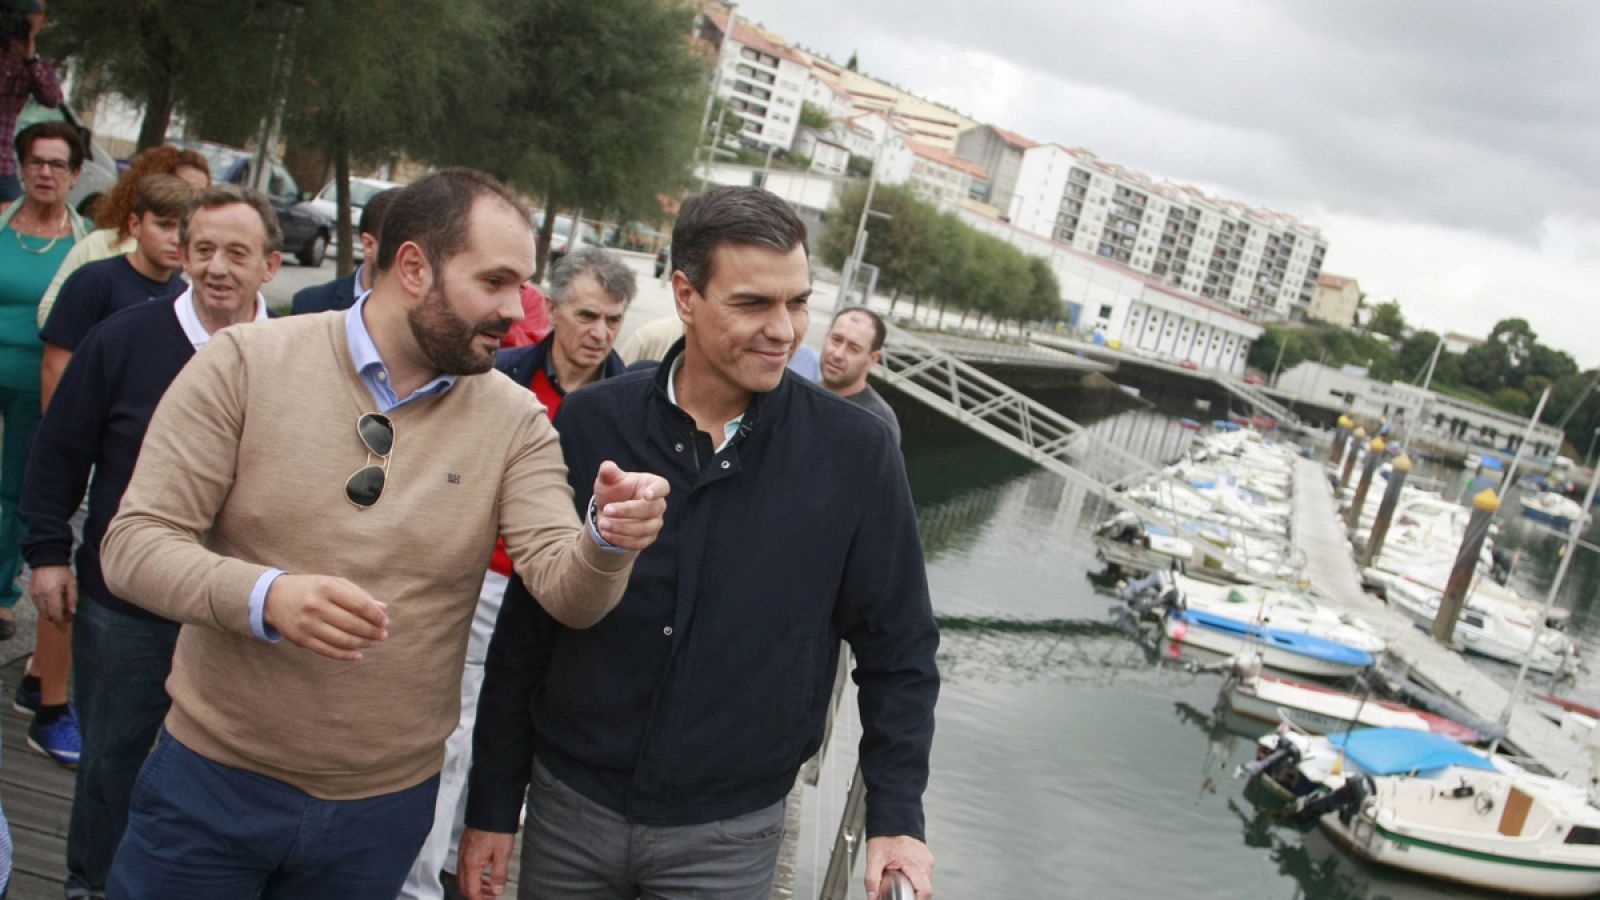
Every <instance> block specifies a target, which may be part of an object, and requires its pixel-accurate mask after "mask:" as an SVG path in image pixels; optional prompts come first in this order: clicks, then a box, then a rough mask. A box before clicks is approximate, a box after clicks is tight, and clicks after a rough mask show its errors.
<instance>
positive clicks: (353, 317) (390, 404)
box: [344, 291, 456, 413]
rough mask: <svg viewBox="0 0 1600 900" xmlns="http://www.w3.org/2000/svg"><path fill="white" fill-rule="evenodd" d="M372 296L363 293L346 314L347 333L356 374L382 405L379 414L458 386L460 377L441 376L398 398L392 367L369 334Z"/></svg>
mask: <svg viewBox="0 0 1600 900" xmlns="http://www.w3.org/2000/svg"><path fill="white" fill-rule="evenodd" d="M371 293H372V292H371V291H367V292H366V293H364V294H362V295H361V299H359V300H357V301H356V304H355V305H354V306H352V307H350V311H349V312H348V313H346V314H345V319H344V334H345V340H346V342H347V343H348V344H349V347H350V358H351V359H352V360H354V361H355V364H356V374H357V375H360V376H361V382H362V383H363V384H365V385H366V386H367V393H369V394H371V395H372V400H373V402H374V403H376V404H378V412H382V413H386V412H389V411H390V410H392V409H395V408H397V407H401V406H405V405H406V404H407V403H411V402H413V401H416V400H420V399H422V398H423V397H431V396H433V395H434V394H442V393H444V392H445V391H448V390H450V389H451V388H452V387H455V384H456V376H454V375H440V376H439V377H437V378H435V379H433V380H432V381H430V382H428V383H427V384H425V385H423V386H422V387H419V388H417V389H416V390H415V391H412V392H411V396H409V397H407V398H405V399H404V400H401V399H400V398H399V397H397V396H396V395H395V392H394V389H393V388H391V387H390V386H389V367H388V366H386V365H384V363H383V357H382V356H380V355H379V354H378V345H377V344H374V343H373V342H372V333H371V332H369V331H367V323H366V320H365V318H363V316H362V311H363V310H364V309H366V306H367V297H368V296H369V295H371Z"/></svg>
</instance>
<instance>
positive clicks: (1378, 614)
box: [1291, 459, 1591, 786]
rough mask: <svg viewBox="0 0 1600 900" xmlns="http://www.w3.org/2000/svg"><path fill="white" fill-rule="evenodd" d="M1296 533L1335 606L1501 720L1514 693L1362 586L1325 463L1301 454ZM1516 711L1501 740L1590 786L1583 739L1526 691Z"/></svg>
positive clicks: (1446, 688)
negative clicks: (1540, 707) (1565, 728)
mask: <svg viewBox="0 0 1600 900" xmlns="http://www.w3.org/2000/svg"><path fill="white" fill-rule="evenodd" d="M1291 538H1292V539H1293V541H1294V543H1295V546H1297V547H1298V548H1299V549H1300V550H1302V551H1304V553H1305V554H1306V559H1307V563H1306V567H1305V577H1306V579H1307V581H1309V582H1310V584H1311V587H1312V588H1313V589H1314V590H1315V591H1316V592H1317V593H1318V595H1319V596H1320V598H1321V599H1323V600H1326V601H1327V603H1328V604H1329V605H1331V606H1332V607H1333V608H1335V609H1338V610H1340V611H1342V612H1347V613H1349V614H1351V615H1354V616H1359V617H1360V618H1361V619H1362V620H1363V621H1364V622H1366V623H1367V624H1368V625H1371V626H1372V628H1373V629H1374V630H1375V631H1376V632H1377V633H1378V634H1379V635H1380V636H1382V637H1383V639H1384V640H1385V641H1387V642H1388V644H1389V649H1388V656H1389V658H1390V660H1391V661H1397V662H1399V663H1400V665H1401V666H1403V667H1404V668H1405V669H1406V670H1407V671H1408V674H1409V675H1410V677H1411V678H1412V680H1414V681H1416V682H1417V683H1419V684H1421V685H1423V686H1424V687H1426V688H1428V689H1429V690H1432V691H1434V692H1435V693H1438V694H1441V695H1443V696H1445V697H1449V698H1451V699H1453V700H1455V701H1456V702H1457V703H1459V704H1460V705H1461V706H1463V707H1465V708H1466V709H1468V710H1469V711H1471V712H1472V713H1473V714H1475V715H1476V716H1478V717H1479V718H1480V719H1482V720H1484V721H1486V722H1496V721H1498V720H1499V718H1500V715H1501V713H1502V712H1503V711H1504V710H1505V708H1506V703H1507V701H1508V700H1509V699H1510V692H1509V691H1507V690H1506V689H1505V688H1504V687H1501V686H1500V684H1498V683H1497V682H1495V680H1494V679H1492V678H1490V677H1489V676H1488V675H1487V674H1485V673H1483V672H1482V671H1480V670H1479V669H1478V668H1477V667H1476V666H1474V665H1473V664H1472V663H1470V662H1468V661H1467V660H1466V659H1463V658H1462V656H1461V654H1459V653H1456V652H1455V651H1452V650H1450V649H1447V648H1445V647H1442V646H1440V645H1439V644H1438V643H1436V642H1435V641H1434V640H1433V638H1432V637H1430V636H1429V635H1428V634H1427V633H1426V632H1424V631H1422V630H1421V629H1419V628H1417V627H1416V626H1415V625H1414V624H1413V623H1412V621H1411V619H1410V617H1408V616H1407V615H1405V614H1404V613H1402V612H1400V611H1399V610H1395V609H1391V608H1390V607H1389V606H1388V605H1387V604H1385V603H1384V602H1383V601H1382V600H1380V599H1378V598H1377V597H1375V596H1373V595H1371V594H1368V593H1367V592H1365V591H1363V590H1362V589H1361V579H1360V575H1359V572H1358V570H1357V568H1356V562H1355V554H1354V552H1353V550H1352V548H1351V545H1350V542H1349V540H1347V539H1346V537H1345V534H1344V529H1343V526H1342V523H1341V522H1340V520H1339V518H1338V515H1337V512H1336V508H1335V505H1334V499H1333V491H1332V488H1331V486H1330V485H1329V484H1328V478H1327V476H1326V474H1325V473H1324V471H1323V468H1322V464H1321V463H1318V462H1314V461H1312V460H1309V459H1296V460H1295V469H1294V516H1293V519H1292V524H1291ZM1527 690H1528V688H1527V687H1526V685H1525V686H1524V688H1523V697H1524V699H1522V700H1520V701H1519V702H1518V703H1517V705H1516V708H1515V709H1514V710H1513V711H1512V714H1511V724H1510V727H1509V729H1508V731H1507V733H1506V736H1505V738H1504V740H1503V741H1502V742H1501V746H1502V747H1504V748H1505V749H1506V750H1507V752H1510V753H1514V754H1517V755H1519V756H1523V757H1526V758H1528V759H1530V760H1531V761H1533V762H1534V763H1535V764H1537V765H1538V766H1540V767H1542V768H1544V769H1546V770H1548V771H1549V772H1550V773H1551V774H1554V775H1557V776H1559V777H1561V778H1563V779H1565V780H1567V781H1569V782H1571V783H1573V784H1579V785H1583V786H1588V785H1589V783H1590V778H1591V767H1590V763H1589V760H1588V759H1587V758H1586V756H1585V754H1584V752H1583V748H1582V746H1581V744H1580V743H1579V741H1578V740H1577V739H1575V738H1573V737H1571V736H1569V735H1568V734H1567V733H1565V732H1563V731H1562V730H1561V728H1560V726H1558V725H1556V724H1554V723H1552V722H1551V721H1550V720H1548V719H1546V718H1544V717H1543V716H1541V715H1540V714H1539V713H1538V711H1537V710H1535V709H1534V708H1533V705H1532V704H1530V703H1529V702H1528V701H1527V700H1526V699H1525V698H1526V696H1527Z"/></svg>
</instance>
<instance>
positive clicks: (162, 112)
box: [137, 79, 215, 174]
mask: <svg viewBox="0 0 1600 900" xmlns="http://www.w3.org/2000/svg"><path fill="white" fill-rule="evenodd" d="M170 124H172V81H171V80H170V79H168V80H167V81H166V82H165V83H163V84H162V86H161V90H160V92H159V93H156V94H152V95H151V97H150V99H149V100H148V101H147V102H146V103H145V105H144V121H143V122H142V123H140V125H139V144H138V148H137V149H138V150H141V151H143V150H149V149H150V148H151V147H159V146H161V145H162V144H163V143H165V142H166V139H167V126H168V125H170ZM213 174H215V173H213Z"/></svg>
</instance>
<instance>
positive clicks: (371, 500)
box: [344, 413, 394, 509]
mask: <svg viewBox="0 0 1600 900" xmlns="http://www.w3.org/2000/svg"><path fill="white" fill-rule="evenodd" d="M356 434H359V435H360V436H361V443H363V444H365V445H366V447H367V464H366V465H364V466H362V467H361V468H360V469H357V470H356V473H355V474H354V475H351V476H350V478H349V479H348V480H347V481H345V483H344V496H345V499H346V500H349V501H350V502H351V503H354V504H355V505H356V506H359V507H361V508H362V509H369V508H371V507H372V506H373V504H375V503H377V502H378V498H380V497H382V496H383V486H384V484H385V483H386V482H387V481H388V480H389V454H391V453H392V452H394V423H393V422H391V421H389V417H388V416H383V415H379V414H378V413H367V414H366V415H363V416H362V417H361V418H359V419H357V420H356ZM374 456H376V457H377V458H378V462H377V463H373V462H372V458H373V457H374Z"/></svg>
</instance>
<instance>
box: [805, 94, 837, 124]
mask: <svg viewBox="0 0 1600 900" xmlns="http://www.w3.org/2000/svg"><path fill="white" fill-rule="evenodd" d="M800 124H801V125H804V126H806V127H807V128H815V129H817V130H818V131H827V130H828V129H829V128H832V127H833V117H832V116H830V115H828V111H827V110H826V109H823V108H822V107H821V106H818V105H817V104H815V103H812V102H811V101H810V100H804V101H802V102H801V104H800Z"/></svg>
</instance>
